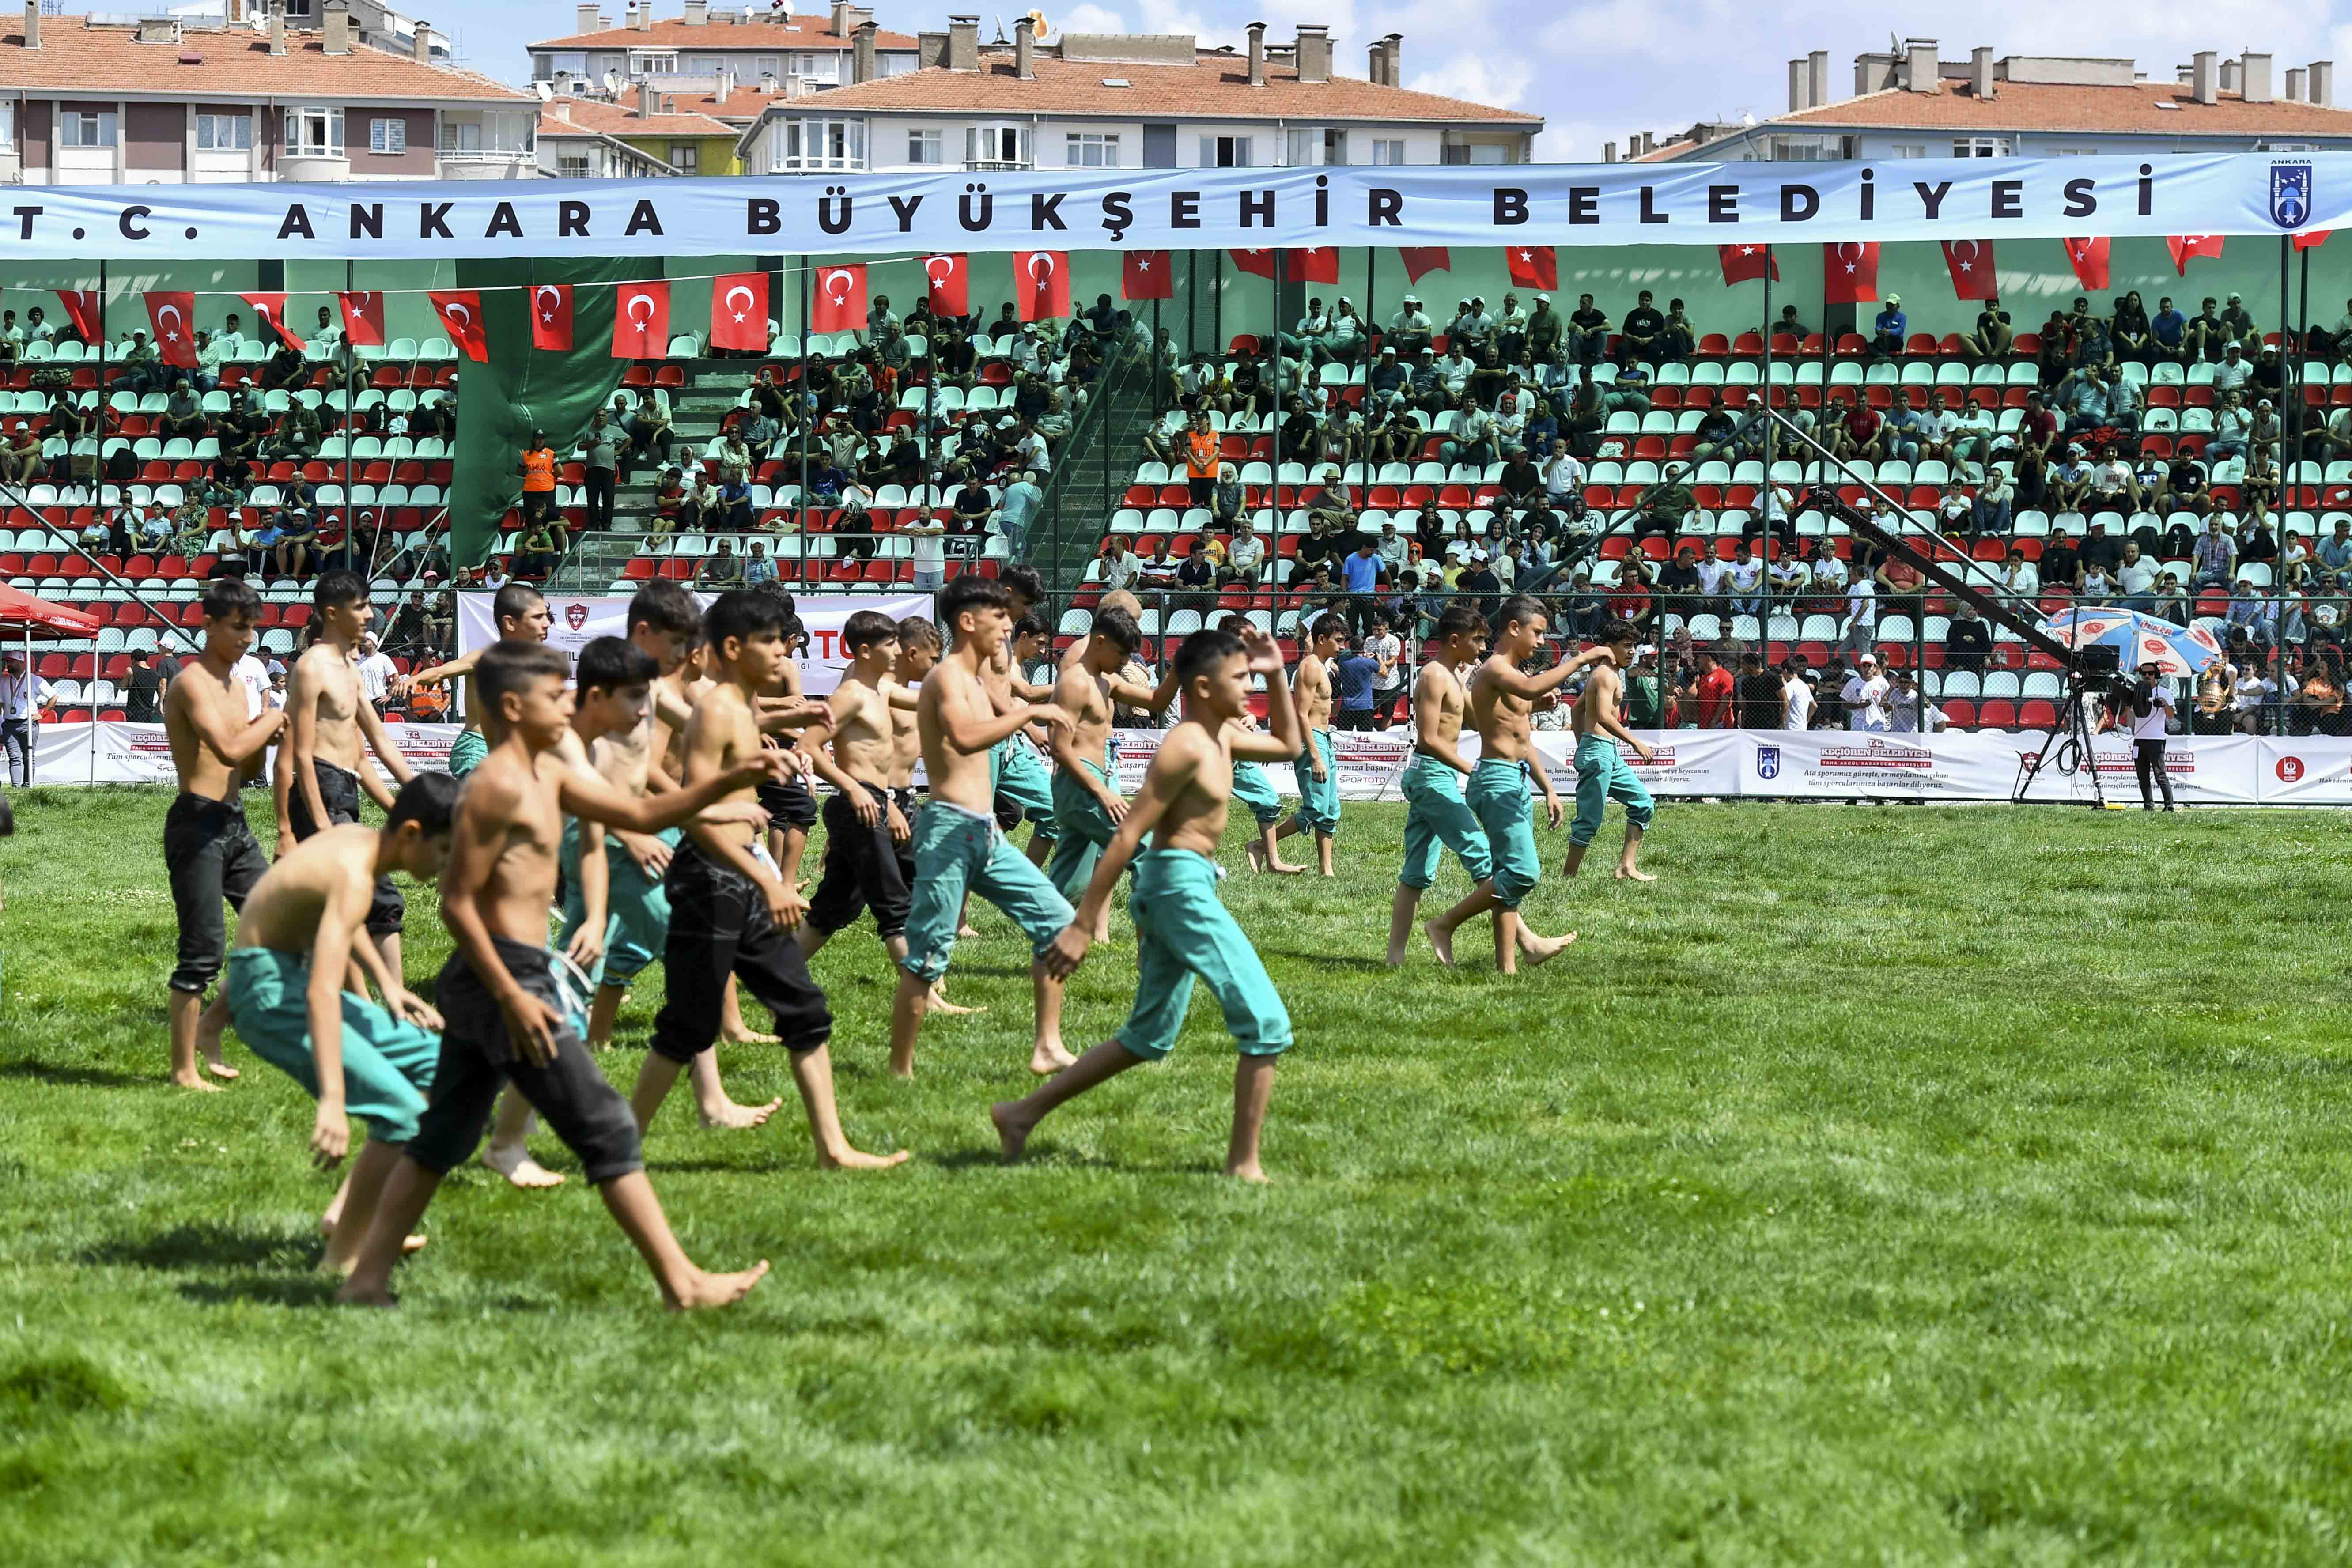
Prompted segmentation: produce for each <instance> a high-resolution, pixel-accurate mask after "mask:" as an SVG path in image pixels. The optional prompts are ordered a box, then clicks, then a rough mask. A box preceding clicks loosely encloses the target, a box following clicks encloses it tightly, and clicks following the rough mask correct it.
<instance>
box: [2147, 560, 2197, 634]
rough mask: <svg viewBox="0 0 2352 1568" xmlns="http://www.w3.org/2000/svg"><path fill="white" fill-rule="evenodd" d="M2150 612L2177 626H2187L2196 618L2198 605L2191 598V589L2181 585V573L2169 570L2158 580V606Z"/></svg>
mask: <svg viewBox="0 0 2352 1568" xmlns="http://www.w3.org/2000/svg"><path fill="white" fill-rule="evenodd" d="M2149 613H2150V614H2152V615H2154V616H2156V617H2157V618H2158V619H2159V620H2166V621H2170V622H2171V623H2172V624H2173V625H2174V626H2187V625H2188V624H2189V621H2190V620H2191V619H2192V618H2194V616H2196V613H2197V606H2196V605H2195V604H2194V603H2193V602H2192V601H2191V600H2190V599H2189V590H2187V589H2186V588H2183V587H2182V586H2181V585H2180V577H2179V574H2177V573H2172V572H2167V573H2165V574H2163V576H2162V577H2161V578H2160V579H2159V580H2158V584H2157V589H2156V607H2155V608H2154V609H2153V610H2152V611H2150V612H2149Z"/></svg>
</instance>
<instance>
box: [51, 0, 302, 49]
mask: <svg viewBox="0 0 2352 1568" xmlns="http://www.w3.org/2000/svg"><path fill="white" fill-rule="evenodd" d="M25 47H26V48H28V49H37V48H39V47H41V0H25ZM278 52H279V53H283V52H284V51H283V49H282V48H281V49H280V50H278Z"/></svg>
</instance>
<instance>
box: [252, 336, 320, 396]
mask: <svg viewBox="0 0 2352 1568" xmlns="http://www.w3.org/2000/svg"><path fill="white" fill-rule="evenodd" d="M260 379H261V385H262V388H263V390H264V391H268V392H292V391H294V390H295V389H296V388H297V387H299V386H300V385H302V384H303V383H305V382H306V381H308V380H309V379H310V366H309V365H308V364H307V363H304V361H303V358H302V351H301V350H300V349H298V348H296V347H295V346H294V345H293V344H292V343H290V342H287V341H286V340H285V339H284V338H279V339H278V347H277V349H276V350H275V351H274V352H273V353H271V354H270V356H269V358H268V360H266V361H264V362H263V363H262V366H261V378H260Z"/></svg>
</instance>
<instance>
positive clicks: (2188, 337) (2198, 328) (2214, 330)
mask: <svg viewBox="0 0 2352 1568" xmlns="http://www.w3.org/2000/svg"><path fill="white" fill-rule="evenodd" d="M2237 335H2238V334H2237V333H2235V332H2233V331H2231V330H2230V328H2229V324H2228V323H2227V322H2225V321H2222V320H2221V310H2220V308H2219V305H2218V303H2217V302H2216V301H2215V300H2214V298H2213V296H2212V295H2210V294H2208V295H2206V296H2205V300H2204V303H2203V304H2202V305H2200V307H2199V309H2198V311H2197V314H2196V315H2195V316H2193V317H2191V318H2190V319H2189V323H2188V325H2187V327H2186V328H2185V329H2184V330H2183V331H2182V332H2181V337H2180V346H2181V352H2182V354H2183V356H2184V357H2186V358H2189V359H2203V360H2218V359H2220V358H2221V355H2222V353H2223V351H2224V349H2225V347H2226V345H2228V344H2229V343H2230V342H2231V341H2232V340H2233V339H2235V338H2236V337H2237Z"/></svg>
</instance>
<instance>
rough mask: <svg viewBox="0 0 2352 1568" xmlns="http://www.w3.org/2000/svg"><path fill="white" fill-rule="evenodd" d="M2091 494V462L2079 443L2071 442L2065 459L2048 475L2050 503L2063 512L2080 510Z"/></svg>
mask: <svg viewBox="0 0 2352 1568" xmlns="http://www.w3.org/2000/svg"><path fill="white" fill-rule="evenodd" d="M2090 494H2091V462H2090V457H2089V454H2088V453H2086V452H2085V451H2084V449H2083V444H2082V443H2081V442H2080V441H2075V442H2071V443H2069V444H2068V446H2067V447H2066V454H2065V457H2064V458H2063V459H2062V460H2061V461H2060V463H2059V464H2058V466H2057V467H2056V468H2053V469H2052V470H2051V473H2050V497H2049V499H2050V501H2051V503H2052V505H2053V506H2054V507H2055V508H2057V509H2059V510H2065V511H2075V510H2081V508H2082V506H2083V503H2084V501H2085V500H2088V499H2089V498H2090Z"/></svg>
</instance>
